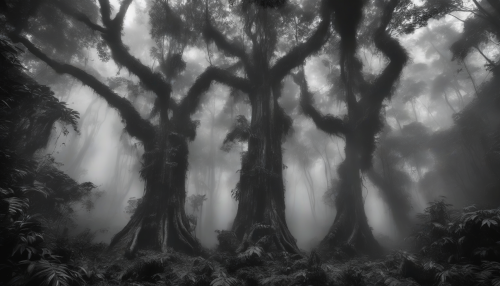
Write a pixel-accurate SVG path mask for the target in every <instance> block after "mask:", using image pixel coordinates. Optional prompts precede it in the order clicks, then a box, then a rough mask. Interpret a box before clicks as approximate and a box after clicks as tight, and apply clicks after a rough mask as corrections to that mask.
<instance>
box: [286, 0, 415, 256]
mask: <svg viewBox="0 0 500 286" xmlns="http://www.w3.org/2000/svg"><path fill="white" fill-rule="evenodd" d="M398 4H399V1H397V0H391V1H388V2H385V3H383V4H382V5H381V7H377V8H378V9H381V10H382V13H381V17H380V19H379V23H378V27H377V29H376V30H375V31H374V33H373V35H374V37H373V40H374V43H375V46H376V47H377V48H378V49H379V50H380V51H381V52H382V53H383V54H384V55H385V56H386V57H387V58H388V59H389V61H390V62H389V64H388V65H387V66H386V67H385V68H384V69H383V71H382V73H381V74H380V75H379V76H378V77H377V78H376V79H375V80H373V81H372V82H371V83H369V82H366V81H365V80H364V78H363V75H362V73H361V68H362V63H361V61H360V60H358V59H357V58H356V51H357V40H356V36H357V33H358V27H359V24H360V22H361V20H362V19H363V17H362V13H363V7H364V2H363V1H349V2H348V1H342V2H338V3H337V4H336V5H333V6H332V8H333V11H334V13H335V20H334V26H335V29H336V31H337V32H338V34H339V36H340V63H339V64H340V70H341V78H342V83H343V88H344V89H345V101H346V105H347V111H348V113H347V116H346V118H345V119H344V120H342V119H339V118H336V117H334V116H332V115H322V114H321V113H320V112H319V111H318V110H316V109H315V108H314V107H313V99H312V95H311V94H310V92H309V90H308V86H307V82H306V79H305V75H304V71H303V70H301V71H300V72H299V74H298V75H297V76H295V80H296V82H297V84H299V85H300V87H301V106H302V109H303V111H304V114H306V115H307V116H309V117H311V119H312V120H313V121H314V123H315V124H316V126H317V127H318V128H319V129H321V130H322V131H324V132H327V133H329V134H332V135H338V136H344V137H345V141H346V147H345V159H344V161H343V162H342V163H341V165H340V166H339V168H338V176H339V181H338V185H337V186H336V188H338V195H337V197H336V206H337V214H336V217H335V221H334V223H333V225H332V227H331V228H330V231H329V233H328V234H327V236H326V237H325V239H324V240H323V241H322V246H325V247H329V246H332V245H335V244H337V245H338V244H339V243H348V244H349V245H352V246H354V247H355V248H356V249H357V250H359V251H361V252H365V253H375V252H376V251H377V250H378V243H377V242H376V241H375V238H374V237H373V234H372V232H371V229H370V227H369V225H368V221H367V218H366V214H365V210H364V204H363V197H362V189H361V173H362V172H364V171H367V170H369V168H370V167H371V163H372V154H373V152H374V150H375V136H376V135H377V134H378V133H379V132H380V130H381V128H382V126H383V125H382V122H381V115H380V112H381V109H382V107H383V105H382V103H383V101H384V100H385V99H390V97H391V92H392V89H393V86H394V84H395V83H396V81H397V79H398V78H399V76H400V74H401V72H402V70H403V67H404V65H405V64H406V61H407V55H406V52H405V50H404V49H403V48H402V47H401V45H400V44H399V42H398V41H397V40H396V39H394V38H393V37H392V36H391V35H390V33H389V31H388V30H387V27H388V25H389V22H390V21H391V19H392V15H393V13H394V11H395V9H396V7H398ZM358 98H359V100H358Z"/></svg>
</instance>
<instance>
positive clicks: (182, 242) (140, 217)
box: [110, 111, 201, 256]
mask: <svg viewBox="0 0 500 286" xmlns="http://www.w3.org/2000/svg"><path fill="white" fill-rule="evenodd" d="M160 121H161V122H162V123H161V128H160V130H159V132H160V133H159V135H158V140H157V142H158V143H157V144H156V145H155V146H145V155H144V163H145V164H144V168H143V170H142V171H141V172H142V174H141V175H142V177H143V178H144V180H145V182H146V187H145V193H144V196H143V198H142V202H141V204H140V205H139V206H138V207H137V210H136V211H135V213H134V214H133V215H132V218H131V219H130V221H129V222H128V224H127V225H126V226H125V227H124V228H123V230H121V231H120V232H119V233H118V234H116V235H115V237H113V239H112V241H111V244H110V249H112V250H115V249H116V250H118V251H121V250H124V251H125V254H126V255H128V256H134V254H135V252H136V251H137V250H139V249H153V250H157V251H162V252H165V251H167V248H168V247H171V248H173V249H175V250H176V251H181V252H184V253H188V254H197V253H199V252H200V250H201V248H200V245H199V242H198V240H197V239H196V238H195V237H194V234H193V232H192V230H191V228H190V224H189V221H188V219H187V216H186V212H185V208H184V205H185V200H186V190H185V181H186V174H187V169H188V159H187V157H188V146H187V139H186V138H185V137H184V136H182V135H179V134H178V133H172V132H170V131H169V128H168V125H169V122H168V115H167V111H161V114H160Z"/></svg>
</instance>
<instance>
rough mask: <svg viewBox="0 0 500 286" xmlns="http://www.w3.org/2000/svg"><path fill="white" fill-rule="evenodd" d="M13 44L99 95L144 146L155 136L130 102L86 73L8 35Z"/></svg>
mask: <svg viewBox="0 0 500 286" xmlns="http://www.w3.org/2000/svg"><path fill="white" fill-rule="evenodd" d="M10 38H11V39H12V40H13V41H14V42H19V43H22V44H23V45H24V46H25V47H26V48H27V49H28V50H29V51H30V52H31V53H32V54H33V55H35V56H36V57H38V58H39V59H40V60H42V61H43V62H45V63H46V64H47V65H49V66H50V67H51V68H52V69H54V71H56V72H57V73H60V74H68V75H71V76H73V77H74V78H76V79H78V80H80V81H81V82H82V83H83V84H84V85H88V86H89V87H90V88H92V89H93V90H94V91H95V92H96V93H97V94H99V95H100V96H101V97H102V98H104V100H106V102H107V103H108V104H109V105H110V106H111V107H113V108H116V109H117V110H118V113H119V114H120V116H121V117H122V118H123V120H124V121H125V130H126V131H127V132H128V133H129V134H130V135H131V136H134V137H136V138H138V139H139V140H141V141H142V142H143V143H144V144H148V143H149V142H151V140H152V139H153V138H154V136H155V131H154V127H153V126H152V125H151V124H150V123H149V122H148V121H147V120H145V119H143V118H142V117H141V115H140V114H139V113H138V112H137V110H135V108H134V107H133V106H132V104H131V103H130V101H128V100H127V99H125V98H123V97H121V96H119V95H117V94H116V93H114V92H113V91H112V90H111V89H110V88H109V87H107V86H106V85H105V84H103V83H102V82H100V81H99V80H98V79H96V78H95V77H93V76H92V75H90V74H88V73H87V72H85V71H83V70H81V69H79V68H77V67H74V66H72V65H68V64H62V63H59V62H57V61H55V60H53V59H51V58H49V57H48V56H47V55H46V54H44V53H43V52H42V51H41V50H40V49H38V48H37V47H36V46H35V45H34V44H33V43H31V42H30V41H29V40H28V39H26V38H23V37H21V36H19V35H10Z"/></svg>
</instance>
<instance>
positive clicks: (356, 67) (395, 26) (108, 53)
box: [0, 0, 500, 285]
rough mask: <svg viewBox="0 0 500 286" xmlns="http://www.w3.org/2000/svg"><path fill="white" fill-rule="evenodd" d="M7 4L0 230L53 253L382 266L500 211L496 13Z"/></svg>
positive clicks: (453, 5)
mask: <svg viewBox="0 0 500 286" xmlns="http://www.w3.org/2000/svg"><path fill="white" fill-rule="evenodd" d="M0 7H1V8H0V9H1V14H0V15H1V18H0V22H1V28H0V34H1V35H0V40H1V48H2V50H1V53H2V61H3V62H4V63H5V64H4V66H5V67H4V68H3V70H2V78H1V80H2V104H3V105H2V116H3V120H4V122H5V123H2V129H1V130H0V132H1V134H0V135H1V136H2V140H3V142H5V143H2V148H3V149H2V150H3V151H2V152H3V153H2V156H4V157H5V158H4V159H5V162H8V164H7V163H5V170H4V173H5V174H10V175H9V178H10V179H5V180H3V181H2V186H1V188H2V192H3V196H4V198H3V199H4V201H5V202H6V204H5V207H6V210H7V209H9V207H10V208H11V210H10V213H9V214H8V215H7V213H8V211H7V213H6V214H5V218H7V217H8V218H9V219H10V220H11V221H12V222H14V221H16V219H17V220H19V219H20V218H21V217H23V218H25V217H24V216H28V215H33V214H35V213H40V214H41V215H42V216H43V217H44V219H45V221H44V223H40V227H41V226H44V227H45V228H47V230H46V231H45V232H46V233H47V235H46V236H47V237H51V239H53V241H57V239H59V240H61V239H62V240H64V239H67V238H68V237H72V236H75V235H77V234H79V233H82V231H84V233H87V235H88V239H89V240H90V241H89V243H97V242H100V243H105V244H106V246H105V248H106V250H107V252H106V253H108V254H110V255H112V256H116V257H128V258H129V259H134V258H136V257H138V255H139V256H140V253H142V252H143V251H154V252H159V253H169V252H170V251H172V250H173V251H175V252H180V253H183V254H188V255H194V256H198V255H201V256H204V255H206V253H207V251H208V250H207V249H210V248H214V247H219V248H220V247H221V245H222V244H223V242H222V241H221V239H224V237H225V236H227V237H232V238H231V239H233V238H234V244H235V245H236V246H235V247H234V249H233V250H232V251H234V252H235V253H240V254H241V253H247V252H248V251H250V252H252V251H256V250H255V248H254V247H259V250H258V251H257V252H256V253H257V254H256V255H257V256H259V257H260V256H261V253H260V252H259V251H260V249H265V250H266V251H275V252H280V253H288V254H289V255H299V256H301V255H302V256H303V255H304V253H305V252H304V251H311V250H313V249H316V251H318V253H321V255H320V256H321V259H326V258H325V257H333V256H335V255H340V254H339V253H342V255H344V254H345V255H347V256H349V255H351V254H352V255H354V256H355V255H369V256H379V255H381V254H382V253H384V252H385V250H386V249H388V248H389V249H391V248H401V247H406V246H408V242H405V240H404V238H406V237H408V236H410V235H411V234H412V233H414V231H415V229H416V227H417V224H418V223H419V217H418V216H417V214H418V213H422V212H427V213H428V214H429V215H430V216H431V217H432V215H433V214H432V213H431V212H433V211H435V209H436V208H438V207H443V208H446V211H448V209H447V208H448V207H449V206H448V205H446V203H448V204H450V206H451V205H452V206H453V207H454V208H457V209H460V208H463V207H467V206H470V205H475V207H476V208H477V209H480V210H481V209H488V208H496V207H498V205H499V203H500V193H499V192H498V190H500V174H499V172H500V155H499V154H500V140H499V139H500V133H499V132H500V131H499V130H500V128H499V127H500V115H499V114H500V112H499V110H500V103H499V99H498V90H500V89H499V88H498V78H497V76H498V74H499V72H498V71H499V69H498V56H499V48H498V45H499V44H498V42H499V37H500V3H498V0H482V1H476V0H471V1H455V0H442V1H430V0H429V1H411V0H383V1H375V0H374V1H370V0H354V1H353V0H351V1H340V0H339V1H328V0H317V1H301V0H289V1H279V0H259V1H257V0H236V1H231V0H229V1H225V0H224V1H211V0H207V1H181V0H177V1H175V0H150V1H147V0H143V1H132V0H123V1H110V0H99V1H91V0H80V1H71V2H69V1H61V0H45V1H34V0H33V1H11V0H0ZM29 188H35V189H36V190H38V191H39V192H41V193H42V194H43V195H40V194H37V195H32V194H27V193H26V194H25V191H26V190H27V189H29ZM14 197H16V198H17V199H16V200H20V201H22V202H23V203H22V204H21V203H19V204H20V205H19V207H18V208H19V209H18V210H17V209H16V210H12V207H13V205H12V204H13V203H12V201H13V200H14V199H11V198H14ZM7 201H8V202H7ZM430 202H433V203H431V205H430V206H431V207H430V208H429V203H430ZM445 206H446V207H445ZM443 217H444V215H442V216H439V218H440V219H442V218H443ZM484 219H490V218H486V217H485V218H484ZM498 219H500V218H495V219H492V221H491V222H490V223H489V224H488V226H490V224H492V223H493V222H495V223H494V225H497V224H498V223H500V220H498ZM437 220H439V219H435V220H431V221H432V222H436V223H439V224H442V225H444V224H445V220H443V221H439V222H437ZM56 222H57V224H56ZM455 222H457V221H455V220H453V219H452V218H451V217H447V218H446V223H455ZM37 223H38V222H37ZM457 223H458V222H457ZM49 225H51V226H50V227H48V226H49ZM56 225H57V227H55V226H56ZM41 229H42V228H40V231H38V230H37V233H38V232H40V233H42V231H41ZM86 229H87V230H86ZM85 231H86V232H85ZM91 233H93V235H90V234H91ZM450 235H451V234H450ZM40 237H42V236H40ZM49 241H50V239H49ZM33 247H34V248H33V249H35V248H36V247H35V246H33ZM72 247H73V246H72ZM102 247H104V244H103V246H102ZM338 249H341V251H340V252H338V251H339V250H338ZM33 251H35V250H33ZM252 253H253V252H252ZM19 255H21V256H22V255H23V254H22V253H19ZM37 255H39V253H38V254H37ZM249 255H250V256H251V255H253V254H249ZM314 255H316V254H314ZM342 255H340V256H342ZM495 255H496V254H495ZM30 256H31V255H30ZM42 257H43V255H42ZM311 257H312V258H311ZM342 257H344V256H342ZM405 257H406V256H405ZM495 257H496V256H495ZM313 258H314V257H313V254H311V256H310V259H313ZM406 258H407V257H406ZM406 258H405V259H406ZM29 259H30V258H28V260H29ZM398 259H402V258H401V257H400V258H398ZM433 259H436V261H438V260H439V258H436V257H434V258H433ZM410 260H411V259H410ZM410 260H408V259H407V260H405V261H410ZM491 260H494V259H491ZM47 261H50V260H47ZM311 261H312V260H311ZM311 263H313V262H311ZM313 264H314V263H313ZM311 265H312V264H311ZM21 268H22V267H21ZM21 268H19V269H21ZM16 271H18V270H16ZM19 271H21V270H19ZM68 271H70V270H68ZM311 271H312V270H311ZM325 271H326V270H325ZM21 272H22V271H21ZM68 273H69V274H68V275H69V276H71V275H72V274H71V273H70V272H68ZM440 273H442V272H440ZM440 275H441V276H439V277H442V275H443V274H440ZM217 277H218V278H220V277H222V276H217ZM224 277H225V276H224ZM221 279H222V278H221ZM224 279H225V278H224ZM450 279H451V278H450ZM417 280H418V279H417ZM446 281H447V280H446ZM446 281H445V282H446ZM417 282H418V283H421V282H420V281H417ZM424 284H425V283H424ZM221 285H223V284H221ZM228 285H230V284H228ZM269 285H274V284H269Z"/></svg>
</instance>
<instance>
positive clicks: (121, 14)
mask: <svg viewBox="0 0 500 286" xmlns="http://www.w3.org/2000/svg"><path fill="white" fill-rule="evenodd" d="M132 1H133V0H124V1H123V3H122V5H121V6H120V10H119V11H118V13H117V14H116V16H115V18H114V19H113V24H114V25H116V26H120V27H122V26H123V20H124V19H125V14H127V10H128V7H129V6H130V4H131V3H132Z"/></svg>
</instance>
